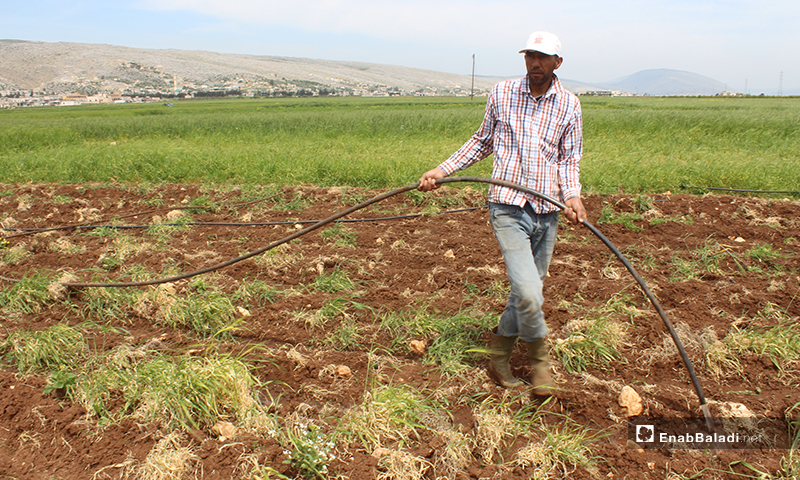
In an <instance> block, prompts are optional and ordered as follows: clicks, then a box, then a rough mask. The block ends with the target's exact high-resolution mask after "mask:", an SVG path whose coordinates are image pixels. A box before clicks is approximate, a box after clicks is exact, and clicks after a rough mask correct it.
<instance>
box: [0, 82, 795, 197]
mask: <svg viewBox="0 0 800 480" xmlns="http://www.w3.org/2000/svg"><path fill="white" fill-rule="evenodd" d="M581 102H582V105H583V115H584V132H585V144H584V145H585V152H584V154H585V155H584V160H583V168H582V171H581V173H582V183H583V184H584V187H585V190H587V191H595V192H599V193H616V192H618V191H619V190H620V189H622V190H623V191H625V192H626V193H649V192H656V193H661V192H663V191H666V190H671V191H676V190H679V189H680V186H681V185H694V186H716V187H733V188H745V189H769V190H792V189H797V185H799V184H800V162H798V158H799V157H798V155H800V154H798V152H800V108H798V107H799V106H800V99H797V98H730V99H723V98H588V97H587V98H582V99H581ZM159 108H161V107H160V105H158V104H130V105H92V106H88V105H87V106H84V107H81V108H80V109H67V108H59V107H43V108H29V109H17V110H10V111H2V112H0V182H2V183H22V182H27V181H34V182H56V183H84V182H104V181H109V180H110V179H111V178H114V179H116V180H117V181H119V182H122V183H144V184H146V183H163V182H170V183H204V182H205V183H210V182H215V183H228V184H242V185H259V184H261V185H263V184H279V185H294V184H302V183H311V184H315V185H321V186H334V185H352V186H366V187H374V188H387V187H394V186H400V185H405V184H409V183H413V182H415V181H416V180H418V179H419V176H420V174H421V173H422V172H424V171H426V170H428V169H429V168H431V167H433V166H435V165H436V164H438V163H439V162H441V161H442V160H444V159H445V158H447V157H448V156H449V155H450V154H451V153H452V152H454V151H455V150H456V149H457V148H458V147H459V146H461V144H463V142H464V141H466V140H467V138H468V137H469V136H470V135H471V134H472V132H474V131H475V130H476V129H477V127H478V125H479V124H480V122H481V119H482V117H483V110H484V100H483V99H474V100H470V99H468V98H437V97H423V98H385V99H378V98H313V99H253V100H231V99H228V100H202V101H181V102H178V103H176V107H175V108H173V109H170V110H169V112H167V113H163V112H162V113H163V114H161V115H148V114H147V113H148V112H151V111H153V110H158V109H159ZM112 142H114V144H113V145H112ZM298 166H302V168H298ZM490 172H491V164H490V162H482V163H480V164H478V165H476V166H474V167H472V168H470V169H469V170H468V171H467V172H466V173H465V174H466V175H471V176H489V175H490ZM199 201H200V199H198V202H199ZM200 203H203V202H200ZM202 206H207V207H209V208H212V209H213V207H214V206H213V205H202ZM440 207H445V206H444V205H441V206H440Z"/></svg>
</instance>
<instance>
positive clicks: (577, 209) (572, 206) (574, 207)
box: [564, 197, 586, 224]
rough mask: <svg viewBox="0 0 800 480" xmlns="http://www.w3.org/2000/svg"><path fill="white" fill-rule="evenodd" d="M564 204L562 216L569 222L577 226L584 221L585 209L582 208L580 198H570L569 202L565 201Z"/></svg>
mask: <svg viewBox="0 0 800 480" xmlns="http://www.w3.org/2000/svg"><path fill="white" fill-rule="evenodd" d="M564 204H565V205H566V206H567V208H565V209H564V215H566V217H567V219H569V221H570V222H572V223H576V224H577V223H583V221H584V220H586V209H585V208H583V202H582V201H581V197H572V198H570V199H569V200H565V201H564Z"/></svg>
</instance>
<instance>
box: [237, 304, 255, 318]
mask: <svg viewBox="0 0 800 480" xmlns="http://www.w3.org/2000/svg"><path fill="white" fill-rule="evenodd" d="M236 311H238V312H239V315H241V316H243V317H251V316H253V314H252V313H250V310H248V309H246V308H244V307H241V306H239V307H236Z"/></svg>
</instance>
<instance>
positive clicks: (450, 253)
mask: <svg viewBox="0 0 800 480" xmlns="http://www.w3.org/2000/svg"><path fill="white" fill-rule="evenodd" d="M444 258H456V254H455V253H453V250H452V249H451V250H448V251H446V252H444Z"/></svg>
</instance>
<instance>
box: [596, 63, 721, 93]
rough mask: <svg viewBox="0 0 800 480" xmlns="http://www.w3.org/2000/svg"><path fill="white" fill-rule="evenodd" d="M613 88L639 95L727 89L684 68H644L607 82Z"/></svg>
mask: <svg viewBox="0 0 800 480" xmlns="http://www.w3.org/2000/svg"><path fill="white" fill-rule="evenodd" d="M607 87H608V88H609V89H612V90H621V91H624V92H630V93H635V94H638V95H644V94H649V95H716V94H718V93H722V92H724V91H725V90H727V88H726V86H725V84H724V83H721V82H718V81H716V80H714V79H713V78H708V77H704V76H703V75H698V74H696V73H692V72H684V71H682V70H669V69H665V68H659V69H655V70H642V71H641V72H637V73H634V74H633V75H630V76H627V77H625V78H622V79H619V80H616V81H614V82H611V83H609V84H607Z"/></svg>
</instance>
